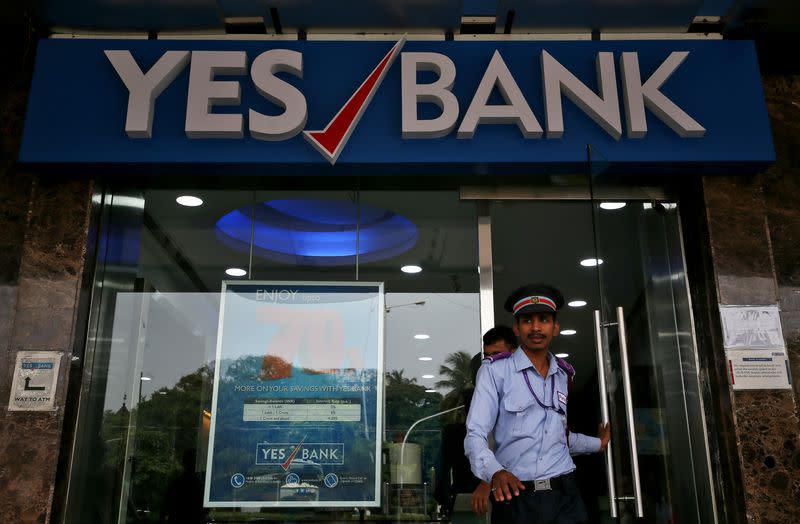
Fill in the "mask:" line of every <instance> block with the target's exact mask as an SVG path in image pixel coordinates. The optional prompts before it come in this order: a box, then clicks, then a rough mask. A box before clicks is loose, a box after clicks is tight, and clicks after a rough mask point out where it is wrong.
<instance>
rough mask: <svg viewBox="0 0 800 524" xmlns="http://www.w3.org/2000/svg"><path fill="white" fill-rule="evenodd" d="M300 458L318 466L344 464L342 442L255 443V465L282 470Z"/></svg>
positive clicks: (304, 461) (306, 462)
mask: <svg viewBox="0 0 800 524" xmlns="http://www.w3.org/2000/svg"><path fill="white" fill-rule="evenodd" d="M299 460H302V461H303V463H305V464H309V463H310V464H317V465H319V466H341V465H344V444H342V443H316V442H305V440H302V441H300V442H299V443H296V444H289V443H270V442H259V443H258V444H256V462H255V463H256V465H258V466H281V467H282V468H283V469H284V471H286V470H288V469H289V468H291V466H292V464H293V463H296V461H299Z"/></svg>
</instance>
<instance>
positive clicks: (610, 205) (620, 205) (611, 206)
mask: <svg viewBox="0 0 800 524" xmlns="http://www.w3.org/2000/svg"><path fill="white" fill-rule="evenodd" d="M626 205H627V204H625V202H602V203H601V204H600V209H607V210H609V211H613V210H614V209H622V208H623V207H625V206H626Z"/></svg>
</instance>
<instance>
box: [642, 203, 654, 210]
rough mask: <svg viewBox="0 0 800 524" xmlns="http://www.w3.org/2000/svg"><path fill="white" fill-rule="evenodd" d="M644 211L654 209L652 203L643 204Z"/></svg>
mask: <svg viewBox="0 0 800 524" xmlns="http://www.w3.org/2000/svg"><path fill="white" fill-rule="evenodd" d="M642 209H653V204H651V203H650V202H644V203H643V204H642Z"/></svg>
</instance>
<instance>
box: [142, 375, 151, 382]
mask: <svg viewBox="0 0 800 524" xmlns="http://www.w3.org/2000/svg"><path fill="white" fill-rule="evenodd" d="M139 380H144V381H148V380H153V379H151V378H150V377H148V376H146V375H142V376H141V377H139Z"/></svg>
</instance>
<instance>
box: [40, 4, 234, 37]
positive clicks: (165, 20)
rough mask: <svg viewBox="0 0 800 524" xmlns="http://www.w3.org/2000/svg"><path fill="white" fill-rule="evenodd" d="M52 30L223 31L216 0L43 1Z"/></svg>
mask: <svg viewBox="0 0 800 524" xmlns="http://www.w3.org/2000/svg"><path fill="white" fill-rule="evenodd" d="M39 16H40V18H41V21H42V22H43V23H44V24H45V25H47V26H49V27H64V28H71V29H85V30H91V31H168V30H169V31H184V30H185V31H191V30H208V29H223V28H224V17H223V14H222V10H221V9H220V7H219V5H218V3H217V2H216V0H72V1H65V0H42V2H41V3H40V9H39Z"/></svg>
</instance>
